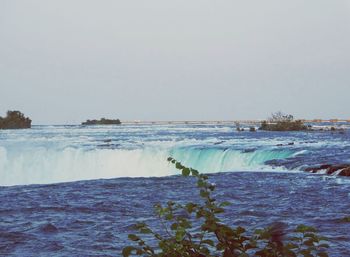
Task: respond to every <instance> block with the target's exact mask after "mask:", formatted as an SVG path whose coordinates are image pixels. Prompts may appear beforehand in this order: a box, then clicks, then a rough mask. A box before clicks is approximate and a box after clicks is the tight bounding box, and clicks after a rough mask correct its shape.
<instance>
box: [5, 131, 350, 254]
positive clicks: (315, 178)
mask: <svg viewBox="0 0 350 257" xmlns="http://www.w3.org/2000/svg"><path fill="white" fill-rule="evenodd" d="M343 127H344V128H345V129H346V132H345V133H343V134H341V133H338V132H337V133H331V132H324V131H323V132H309V133H303V132H301V133H297V132H294V133H271V132H260V131H259V132H256V133H250V132H241V133H238V132H236V131H235V129H234V127H233V126H217V125H212V126H178V125H176V126H175V125H174V126H119V127H118V126H109V127H103V126H102V127H93V128H88V127H80V126H36V127H34V128H33V129H30V130H18V131H0V177H1V179H0V185H1V186H2V187H0V199H1V200H0V201H1V205H0V255H1V254H2V255H3V256H120V249H121V248H122V246H124V245H125V244H126V243H127V240H126V237H127V234H128V233H129V232H130V227H131V225H132V224H134V223H135V222H137V221H140V220H146V221H147V222H149V223H151V224H153V225H154V226H156V227H157V223H156V222H155V220H153V219H152V217H153V216H152V214H153V208H152V206H153V204H154V203H156V202H165V201H167V200H170V199H171V200H176V201H181V200H184V199H187V198H188V197H189V196H192V195H194V196H196V190H195V189H194V188H193V181H192V180H191V179H188V178H187V179H186V178H182V177H180V176H173V175H175V174H177V171H176V170H174V169H173V168H172V167H171V166H169V165H168V163H167V162H166V158H167V157H168V156H169V155H171V156H173V157H175V158H177V159H178V160H180V161H182V162H183V163H184V164H186V165H188V166H192V167H194V168H197V169H199V170H200V171H203V172H214V173H215V172H225V173H217V174H213V175H211V177H210V179H211V181H213V182H215V183H217V185H218V191H217V193H218V198H219V199H222V200H228V201H231V202H232V203H233V205H232V206H230V207H228V209H227V213H226V214H225V217H224V218H225V220H226V222H227V223H229V224H232V225H243V226H247V227H249V228H252V229H254V228H258V227H263V226H266V225H269V224H271V223H272V222H275V221H283V222H286V223H287V224H288V227H290V228H292V227H294V226H295V225H296V224H300V223H305V224H310V225H313V226H315V227H317V228H318V229H319V231H320V233H321V234H323V235H325V236H328V237H329V238H330V240H331V244H332V246H331V247H332V248H331V256H350V250H348V249H350V243H349V242H350V237H349V234H350V223H342V222H340V219H341V218H342V217H344V216H349V215H350V211H349V209H350V208H349V207H350V204H349V202H350V201H349V200H350V199H349V198H350V194H349V192H350V179H348V178H339V177H338V178H337V177H332V176H325V175H319V174H306V173H302V170H303V169H304V168H306V167H308V166H312V165H316V164H322V163H339V162H341V163H344V162H350V154H349V153H350V138H349V131H348V128H347V125H346V124H344V125H343ZM132 177H135V178H132ZM140 177H142V178H140ZM101 178H104V179H101ZM110 178H113V179H110ZM106 179H108V180H106ZM82 180H89V181H82ZM71 181H73V182H71ZM58 182H69V183H59V184H54V183H58ZM29 184H41V185H29ZM9 186H10V187H9ZM160 192H161V193H160Z"/></svg>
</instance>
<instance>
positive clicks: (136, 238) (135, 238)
mask: <svg viewBox="0 0 350 257" xmlns="http://www.w3.org/2000/svg"><path fill="white" fill-rule="evenodd" d="M128 238H129V239H130V240H131V241H138V240H140V238H139V237H138V236H137V235H134V234H129V235H128Z"/></svg>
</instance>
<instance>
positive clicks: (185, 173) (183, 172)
mask: <svg viewBox="0 0 350 257" xmlns="http://www.w3.org/2000/svg"><path fill="white" fill-rule="evenodd" d="M190 174H191V171H190V169H189V168H184V169H182V176H185V177H187V176H189V175H190Z"/></svg>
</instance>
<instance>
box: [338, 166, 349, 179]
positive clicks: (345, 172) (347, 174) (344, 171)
mask: <svg viewBox="0 0 350 257" xmlns="http://www.w3.org/2000/svg"><path fill="white" fill-rule="evenodd" d="M339 175H340V176H345V177H350V167H347V168H345V169H343V170H342V171H341V172H340V173H339Z"/></svg>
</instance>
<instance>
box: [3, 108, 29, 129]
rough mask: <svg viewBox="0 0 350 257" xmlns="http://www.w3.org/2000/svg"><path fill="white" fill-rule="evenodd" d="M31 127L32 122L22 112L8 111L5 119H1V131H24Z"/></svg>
mask: <svg viewBox="0 0 350 257" xmlns="http://www.w3.org/2000/svg"><path fill="white" fill-rule="evenodd" d="M31 125H32V120H31V119H29V118H28V117H25V116H24V114H23V113H21V112H20V111H7V113H6V117H5V118H2V117H0V129H23V128H30V127H31Z"/></svg>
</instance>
